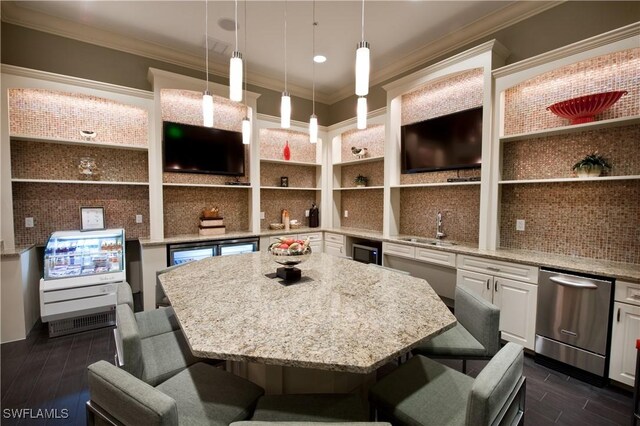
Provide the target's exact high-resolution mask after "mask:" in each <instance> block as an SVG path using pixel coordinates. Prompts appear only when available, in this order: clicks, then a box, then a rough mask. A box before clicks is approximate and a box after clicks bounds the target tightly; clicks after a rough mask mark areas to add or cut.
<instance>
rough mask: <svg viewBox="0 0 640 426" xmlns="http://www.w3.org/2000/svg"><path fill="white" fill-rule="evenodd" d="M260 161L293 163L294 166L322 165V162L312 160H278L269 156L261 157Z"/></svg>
mask: <svg viewBox="0 0 640 426" xmlns="http://www.w3.org/2000/svg"><path fill="white" fill-rule="evenodd" d="M260 162H261V163H272V164H289V165H292V166H314V167H318V166H321V165H322V164H318V163H312V162H310V161H290V160H276V159H269V158H261V159H260Z"/></svg>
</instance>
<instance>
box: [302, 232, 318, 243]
mask: <svg viewBox="0 0 640 426" xmlns="http://www.w3.org/2000/svg"><path fill="white" fill-rule="evenodd" d="M307 238H309V240H311V241H322V232H311V233H309V234H298V239H299V240H303V241H304V240H306V239H307Z"/></svg>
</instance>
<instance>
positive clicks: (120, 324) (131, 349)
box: [115, 304, 144, 379]
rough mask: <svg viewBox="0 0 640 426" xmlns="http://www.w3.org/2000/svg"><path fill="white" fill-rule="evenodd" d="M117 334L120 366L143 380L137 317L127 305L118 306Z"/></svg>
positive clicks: (140, 341) (142, 362)
mask: <svg viewBox="0 0 640 426" xmlns="http://www.w3.org/2000/svg"><path fill="white" fill-rule="evenodd" d="M115 334H116V339H117V341H116V346H119V351H118V352H119V353H118V357H120V359H119V364H120V365H121V367H122V368H123V369H124V370H125V371H127V372H128V373H130V374H132V375H133V376H135V377H137V378H138V379H142V378H143V375H144V361H143V359H142V339H141V338H140V331H139V330H138V323H137V322H136V317H135V315H134V314H133V311H132V310H131V308H130V307H129V305H127V304H124V305H118V306H116V333H115Z"/></svg>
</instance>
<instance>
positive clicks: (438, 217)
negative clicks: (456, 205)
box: [436, 212, 447, 240]
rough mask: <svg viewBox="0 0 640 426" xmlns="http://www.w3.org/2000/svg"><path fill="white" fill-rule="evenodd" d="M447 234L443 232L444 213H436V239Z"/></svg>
mask: <svg viewBox="0 0 640 426" xmlns="http://www.w3.org/2000/svg"><path fill="white" fill-rule="evenodd" d="M446 236H447V234H445V233H444V232H442V213H441V212H438V214H437V215H436V239H438V240H441V239H442V238H444V237H446Z"/></svg>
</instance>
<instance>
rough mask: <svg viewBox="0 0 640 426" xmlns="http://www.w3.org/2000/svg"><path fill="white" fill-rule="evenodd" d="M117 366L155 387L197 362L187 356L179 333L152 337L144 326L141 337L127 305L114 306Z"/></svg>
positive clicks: (188, 353) (151, 328) (188, 352)
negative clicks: (144, 335) (143, 333)
mask: <svg viewBox="0 0 640 426" xmlns="http://www.w3.org/2000/svg"><path fill="white" fill-rule="evenodd" d="M116 327H117V328H116V330H115V334H116V349H117V352H118V355H117V356H118V364H119V365H120V366H121V367H122V368H123V369H124V370H126V371H127V372H129V373H131V374H133V375H134V376H135V377H137V378H139V379H141V380H143V381H145V382H147V383H149V384H150V385H152V386H155V385H157V384H159V383H161V382H163V381H165V380H166V379H168V378H169V377H172V376H174V375H176V374H177V373H179V372H180V371H182V370H184V369H185V368H187V367H188V366H190V365H191V364H195V363H196V362H198V361H200V360H199V359H198V358H196V357H194V356H193V355H192V354H191V350H190V349H189V345H188V344H187V341H186V339H185V338H184V336H183V334H182V331H180V330H176V331H172V332H167V333H161V334H153V333H152V332H153V326H151V325H149V326H148V327H147V326H145V327H146V328H145V330H146V331H145V333H146V337H143V336H142V334H141V332H140V329H139V327H138V322H137V321H136V316H135V315H134V313H133V312H132V311H131V309H130V308H129V306H128V305H126V304H125V305H118V306H117V307H116Z"/></svg>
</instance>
